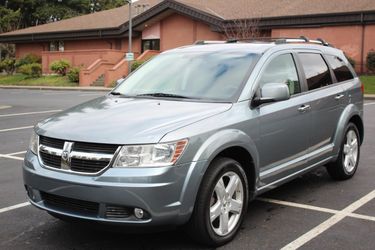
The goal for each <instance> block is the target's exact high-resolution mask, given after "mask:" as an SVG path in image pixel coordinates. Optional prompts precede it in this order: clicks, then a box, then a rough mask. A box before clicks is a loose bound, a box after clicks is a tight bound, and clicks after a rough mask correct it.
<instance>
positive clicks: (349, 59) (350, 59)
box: [346, 56, 356, 68]
mask: <svg viewBox="0 0 375 250" xmlns="http://www.w3.org/2000/svg"><path fill="white" fill-rule="evenodd" d="M346 58H347V59H348V61H349V63H350V65H352V67H353V68H354V67H355V64H356V62H355V60H354V59H353V58H352V57H350V56H346Z"/></svg>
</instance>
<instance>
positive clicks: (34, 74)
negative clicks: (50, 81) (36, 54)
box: [18, 63, 42, 78]
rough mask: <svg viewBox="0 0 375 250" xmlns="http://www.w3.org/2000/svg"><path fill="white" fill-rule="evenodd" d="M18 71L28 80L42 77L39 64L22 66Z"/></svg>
mask: <svg viewBox="0 0 375 250" xmlns="http://www.w3.org/2000/svg"><path fill="white" fill-rule="evenodd" d="M18 71H19V72H20V73H21V74H24V75H27V76H28V77H30V78H38V77H41V75H42V65H41V64H40V63H30V64H24V65H22V66H20V67H19V68H18Z"/></svg>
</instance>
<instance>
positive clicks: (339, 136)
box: [333, 104, 362, 157]
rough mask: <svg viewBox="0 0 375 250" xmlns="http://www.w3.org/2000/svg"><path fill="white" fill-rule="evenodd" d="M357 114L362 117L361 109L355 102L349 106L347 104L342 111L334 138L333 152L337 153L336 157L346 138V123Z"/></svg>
mask: <svg viewBox="0 0 375 250" xmlns="http://www.w3.org/2000/svg"><path fill="white" fill-rule="evenodd" d="M355 115H358V116H359V117H361V118H362V113H361V111H360V110H359V109H358V107H357V106H356V105H354V104H349V105H348V106H346V108H345V109H344V110H343V112H342V113H341V116H340V119H339V122H338V124H337V128H336V132H335V135H334V139H333V143H334V148H333V153H334V155H336V157H337V155H338V154H339V151H340V147H341V143H342V141H343V139H344V133H345V128H346V125H347V124H348V122H349V120H350V119H351V118H352V117H353V116H355Z"/></svg>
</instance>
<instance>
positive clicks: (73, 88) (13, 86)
mask: <svg viewBox="0 0 375 250" xmlns="http://www.w3.org/2000/svg"><path fill="white" fill-rule="evenodd" d="M0 89H38V90H79V91H110V90H111V89H112V88H105V87H53V86H15V85H0Z"/></svg>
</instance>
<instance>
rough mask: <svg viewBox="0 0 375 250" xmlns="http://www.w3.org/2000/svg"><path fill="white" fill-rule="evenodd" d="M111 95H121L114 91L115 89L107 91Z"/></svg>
mask: <svg viewBox="0 0 375 250" xmlns="http://www.w3.org/2000/svg"><path fill="white" fill-rule="evenodd" d="M109 93H110V94H111V95H122V94H121V93H120V92H116V91H112V92H109Z"/></svg>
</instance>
